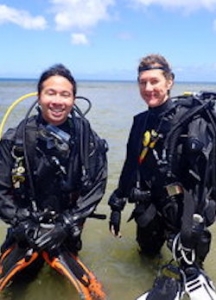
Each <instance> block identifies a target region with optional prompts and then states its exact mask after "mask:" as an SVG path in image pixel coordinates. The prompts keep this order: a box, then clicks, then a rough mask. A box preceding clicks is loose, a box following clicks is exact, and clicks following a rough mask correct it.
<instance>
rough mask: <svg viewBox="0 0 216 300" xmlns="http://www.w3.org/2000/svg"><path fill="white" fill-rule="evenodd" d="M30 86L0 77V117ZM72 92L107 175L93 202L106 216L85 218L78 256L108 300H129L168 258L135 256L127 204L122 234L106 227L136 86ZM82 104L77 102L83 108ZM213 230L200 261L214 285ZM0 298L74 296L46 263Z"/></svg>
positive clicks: (136, 104) (74, 299)
mask: <svg viewBox="0 0 216 300" xmlns="http://www.w3.org/2000/svg"><path fill="white" fill-rule="evenodd" d="M35 90H36V83H35V82H34V81H22V80H21V81H0V119H2V118H3V115H4V113H5V111H6V109H7V108H8V106H9V105H10V104H11V103H13V101H14V100H16V99H17V98H19V97H21V96H22V95H24V94H26V93H30V92H34V91H35ZM200 90H211V91H216V85H213V84H206V83H205V84H204V83H203V84H202V83H199V84H197V83H184V84H183V83H181V84H180V83H177V84H176V85H175V86H174V88H173V92H172V95H179V94H181V93H182V92H185V91H192V92H198V91H200ZM78 95H82V96H85V97H87V98H89V99H90V100H91V102H92V108H91V110H90V112H89V113H88V115H87V118H88V119H89V120H90V121H91V124H92V127H93V128H94V129H95V130H96V131H97V132H98V134H99V135H100V136H101V137H103V138H105V139H106V140H107V142H108V144H109V152H108V159H109V178H108V184H107V190H106V194H105V196H104V198H103V200H102V202H101V203H100V204H99V206H98V209H97V212H98V213H105V214H107V219H106V220H104V221H101V220H96V219H89V220H88V221H87V223H86V225H85V229H84V232H83V249H82V251H81V252H80V258H81V260H82V261H83V262H84V263H85V264H86V265H87V266H88V267H89V268H90V269H91V270H92V271H94V273H95V274H96V276H97V277H98V278H99V279H100V281H101V282H102V283H103V286H104V289H105V291H106V293H107V295H108V300H116V299H121V300H135V299H136V297H138V296H139V295H140V294H142V293H143V292H144V291H145V290H147V289H149V288H150V287H151V286H152V283H153V280H154V278H155V276H156V274H157V269H158V266H159V264H161V263H164V262H167V261H168V260H170V258H171V256H170V253H169V251H168V250H167V249H166V247H164V248H163V249H162V260H160V261H158V260H149V259H146V258H143V257H141V256H140V255H139V253H138V249H137V244H136V242H135V226H134V223H133V222H129V223H128V222H127V219H128V217H129V216H130V212H131V211H132V208H133V206H132V205H131V204H128V205H127V207H126V208H125V210H124V212H123V216H122V226H121V232H122V238H121V239H115V238H114V237H113V236H112V235H111V234H110V233H109V229H108V222H109V207H108V206H107V200H108V197H109V195H110V194H111V192H112V191H113V189H115V187H116V185H117V182H118V176H119V173H120V171H121V167H122V164H123V161H124V157H125V145H126V142H127V137H128V133H129V130H130V127H131V124H132V120H133V116H134V115H135V114H136V113H138V112H141V111H142V110H144V109H145V105H144V103H143V101H142V100H141V98H140V96H139V93H138V88H137V85H136V83H134V82H102V81H101V82H88V81H86V82H80V83H78ZM34 100H35V98H34V97H32V98H30V99H27V100H25V101H23V102H21V103H20V104H19V105H17V106H16V108H15V109H14V110H13V113H12V114H11V115H10V116H9V118H8V119H7V122H6V124H5V127H4V130H6V128H8V127H10V126H15V125H16V124H17V122H19V120H20V119H21V118H23V117H24V115H25V114H26V111H27V110H28V108H29V106H30V105H31V103H32V101H34ZM85 105H86V104H85V102H84V103H83V102H82V103H80V104H79V106H80V107H83V108H85V107H86V106H85ZM211 231H212V233H213V239H212V245H211V251H210V253H209V255H208V257H207V259H206V262H205V270H206V271H207V273H208V275H209V276H210V277H211V279H212V280H213V281H214V283H215V284H216V272H215V266H216V226H215V225H213V226H212V227H211ZM5 232H6V226H5V224H4V223H2V222H1V223H0V242H2V241H3V239H4V236H5ZM0 299H1V300H21V299H22V300H25V299H28V300H36V299H37V300H39V299H41V300H44V299H46V300H51V299H57V300H67V299H68V300H78V299H80V298H79V296H78V295H77V293H76V291H75V289H74V287H73V286H71V285H70V284H69V283H68V281H67V280H65V279H64V278H63V277H61V276H60V275H59V274H56V273H55V272H54V271H53V270H51V269H50V268H48V267H45V268H43V270H42V271H41V272H40V274H39V276H38V277H37V278H36V280H34V281H33V282H31V283H30V284H28V285H27V286H26V287H25V288H23V289H22V288H21V287H20V289H17V290H16V291H15V294H11V293H3V294H1V295H0Z"/></svg>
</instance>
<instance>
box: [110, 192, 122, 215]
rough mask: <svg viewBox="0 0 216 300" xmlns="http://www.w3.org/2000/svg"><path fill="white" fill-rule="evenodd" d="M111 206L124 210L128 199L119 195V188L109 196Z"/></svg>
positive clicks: (114, 208)
mask: <svg viewBox="0 0 216 300" xmlns="http://www.w3.org/2000/svg"><path fill="white" fill-rule="evenodd" d="M108 204H109V206H110V207H111V209H112V210H116V211H122V210H123V209H124V207H125V204H126V199H125V198H123V197H120V196H119V193H118V190H115V191H114V192H113V193H112V195H111V196H110V198H109V201H108Z"/></svg>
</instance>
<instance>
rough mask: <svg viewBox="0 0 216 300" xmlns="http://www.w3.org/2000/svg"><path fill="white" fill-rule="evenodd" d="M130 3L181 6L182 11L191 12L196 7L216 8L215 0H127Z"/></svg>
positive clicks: (167, 6) (211, 9)
mask: <svg viewBox="0 0 216 300" xmlns="http://www.w3.org/2000/svg"><path fill="white" fill-rule="evenodd" d="M128 2H130V3H132V4H136V5H137V4H141V5H144V6H146V7H147V6H150V5H159V6H162V7H165V8H168V9H169V8H177V9H178V8H182V9H184V11H187V12H192V11H194V10H197V9H207V10H210V11H213V10H215V9H216V0H128Z"/></svg>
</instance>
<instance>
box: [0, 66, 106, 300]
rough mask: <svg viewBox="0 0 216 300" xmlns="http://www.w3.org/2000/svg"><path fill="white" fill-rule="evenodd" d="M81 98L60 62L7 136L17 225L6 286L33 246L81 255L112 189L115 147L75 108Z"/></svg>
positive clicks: (10, 217)
mask: <svg viewBox="0 0 216 300" xmlns="http://www.w3.org/2000/svg"><path fill="white" fill-rule="evenodd" d="M75 97H76V81H75V79H74V78H73V76H72V74H71V72H70V71H69V70H68V69H67V68H66V67H65V66H64V65H61V64H58V65H54V66H53V67H51V68H49V69H48V70H46V71H45V72H44V73H43V74H42V75H41V77H40V79H39V81H38V113H37V114H35V115H32V116H30V117H29V116H26V118H25V119H24V120H23V121H22V122H21V123H20V124H19V125H18V126H17V128H13V129H10V130H8V131H7V132H6V133H5V134H4V136H3V138H2V140H1V141H0V217H1V219H2V220H3V221H5V222H6V223H7V224H9V225H10V226H9V229H8V234H7V237H6V240H5V243H4V244H3V245H2V247H1V252H2V257H3V258H2V259H1V266H0V267H1V270H2V271H1V272H0V290H1V289H2V288H3V287H4V286H5V285H6V283H7V282H8V281H9V280H10V279H11V277H13V275H14V274H15V273H16V272H17V270H18V271H19V267H17V266H16V260H17V263H18V262H19V260H20V258H22V255H23V257H25V256H26V251H27V252H29V250H31V251H30V252H31V253H33V252H36V253H37V254H38V253H39V254H41V253H43V251H46V252H47V253H48V254H49V255H50V259H53V257H56V255H57V256H58V255H59V253H60V254H62V251H63V250H64V251H68V252H69V253H70V255H69V257H71V254H73V255H75V256H77V255H78V252H79V251H80V250H81V248H82V241H81V234H82V230H83V226H84V223H85V221H86V219H87V217H89V216H93V215H94V211H95V209H96V207H97V205H98V204H99V202H100V201H101V199H102V197H103V195H104V193H105V188H106V181H107V157H106V151H107V145H106V142H105V140H103V139H101V138H100V137H99V136H98V135H97V134H96V133H95V131H93V130H92V128H91V126H90V124H89V122H88V120H87V119H86V118H85V117H84V115H83V114H82V113H81V112H80V110H79V109H77V110H76V109H75V108H77V107H75ZM14 249H15V250H14ZM5 252H6V253H7V254H6V255H5ZM8 253H9V254H8ZM20 254H21V256H20ZM30 256H31V255H30ZM11 257H12V259H11ZM30 258H32V260H36V262H34V265H32V266H33V267H35V269H38V267H40V266H41V264H42V263H43V262H44V260H41V257H40V255H39V256H38V257H37V255H36V256H32V257H30ZM58 259H60V258H59V256H58ZM8 261H9V262H10V263H8ZM28 262H31V259H30V260H29V261H28ZM64 264H65V262H64ZM18 265H19V266H20V267H21V269H25V265H23V264H22V263H19V264H18ZM68 268H69V269H70V267H68ZM78 268H79V264H78ZM33 269H34V268H33ZM57 269H58V268H57ZM10 270H12V271H11V272H10ZM14 270H16V271H14ZM58 270H59V269H58ZM80 270H81V271H80V273H79V272H77V273H76V274H78V275H79V274H82V273H83V270H84V269H83V268H82V267H81V266H80ZM73 271H74V270H72V272H73ZM23 272H24V274H25V270H24V271H23ZM21 273H22V272H21ZM34 273H35V272H34ZM66 274H68V272H66ZM83 276H84V275H83ZM72 277H73V276H72ZM14 278H15V277H14ZM14 278H12V279H14ZM74 278H76V275H75V277H74ZM86 278H88V277H86ZM77 281H79V282H78V286H80V285H81V287H83V291H84V292H85V293H92V291H90V290H89V291H88V289H86V287H87V288H88V287H89V289H90V286H93V285H91V282H90V281H89V282H88V284H87V285H86V284H83V282H82V278H79V276H78V278H77ZM94 292H95V291H94ZM104 296H105V295H104V294H103V293H102V296H100V297H99V296H98V297H99V298H98V299H101V300H102V299H104ZM88 299H92V298H88Z"/></svg>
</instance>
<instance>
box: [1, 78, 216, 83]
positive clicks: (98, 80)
mask: <svg viewBox="0 0 216 300" xmlns="http://www.w3.org/2000/svg"><path fill="white" fill-rule="evenodd" d="M37 80H38V78H7V77H5V78H4V77H2V78H1V77H0V82H6V81H10V82H12V81H15V82H21V81H23V82H25V81H28V82H37ZM77 82H92V83H94V82H111V83H112V82H113V83H115V82H116V83H118V82H121V83H124V82H125V83H136V80H126V79H125V80H123V79H122V80H121V79H116V80H113V79H77ZM175 84H209V85H216V82H214V81H175Z"/></svg>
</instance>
